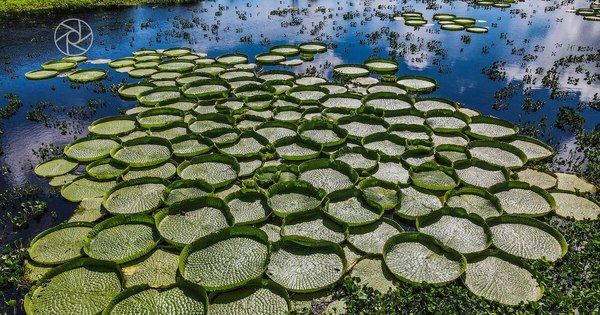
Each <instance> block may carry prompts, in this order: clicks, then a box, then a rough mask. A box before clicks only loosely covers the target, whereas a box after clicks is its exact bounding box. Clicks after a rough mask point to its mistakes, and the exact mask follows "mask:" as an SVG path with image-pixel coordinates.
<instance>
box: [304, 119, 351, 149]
mask: <svg viewBox="0 0 600 315" xmlns="http://www.w3.org/2000/svg"><path fill="white" fill-rule="evenodd" d="M322 129H325V130H331V131H333V132H334V133H335V134H336V135H337V136H338V137H339V140H337V141H332V142H323V143H320V142H317V141H314V140H313V139H311V138H309V137H307V136H304V135H302V132H303V131H306V130H322ZM298 136H299V137H300V138H301V139H302V140H304V141H305V142H309V143H313V144H315V145H317V146H318V145H322V146H324V147H331V146H336V145H339V144H342V143H345V142H346V138H347V137H348V132H347V131H346V130H345V129H342V128H340V127H338V126H337V125H336V124H333V123H331V122H328V121H326V120H314V119H313V120H309V121H306V122H304V123H303V124H301V125H300V126H298Z"/></svg>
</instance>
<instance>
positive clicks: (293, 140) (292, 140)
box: [272, 135, 323, 161]
mask: <svg viewBox="0 0 600 315" xmlns="http://www.w3.org/2000/svg"><path fill="white" fill-rule="evenodd" d="M291 144H297V145H298V146H301V147H304V148H307V149H309V150H311V151H312V152H311V153H310V154H308V155H287V154H282V153H280V152H277V148H279V147H283V146H288V145H291ZM272 146H273V148H274V149H275V151H276V153H277V154H278V155H279V157H281V158H282V159H284V160H287V161H306V160H312V159H316V158H317V157H319V156H320V155H321V152H322V150H323V146H322V145H321V144H317V143H314V142H310V141H305V140H304V139H303V138H301V137H300V136H298V135H295V136H288V137H283V138H281V139H278V140H276V141H275V142H273V143H272Z"/></svg>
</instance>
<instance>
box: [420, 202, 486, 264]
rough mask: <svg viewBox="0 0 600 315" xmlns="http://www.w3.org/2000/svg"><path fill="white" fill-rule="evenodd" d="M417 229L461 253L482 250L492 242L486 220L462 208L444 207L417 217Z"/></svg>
mask: <svg viewBox="0 0 600 315" xmlns="http://www.w3.org/2000/svg"><path fill="white" fill-rule="evenodd" d="M416 225H417V229H418V230H419V232H421V233H423V234H427V235H430V236H433V237H434V238H435V239H437V240H439V241H440V242H441V243H442V244H444V245H446V246H448V247H450V248H453V249H455V250H456V251H458V252H459V253H463V254H472V253H476V252H481V251H483V250H485V249H486V248H488V246H490V244H491V243H492V234H491V232H490V230H489V228H488V227H487V225H486V223H485V221H484V220H483V219H482V218H481V217H479V216H478V215H475V214H468V213H467V212H466V211H465V210H464V209H462V208H442V209H440V210H437V211H434V212H432V213H430V214H428V215H425V216H422V217H418V218H417V222H416Z"/></svg>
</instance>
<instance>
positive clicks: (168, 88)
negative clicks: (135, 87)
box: [136, 86, 181, 115]
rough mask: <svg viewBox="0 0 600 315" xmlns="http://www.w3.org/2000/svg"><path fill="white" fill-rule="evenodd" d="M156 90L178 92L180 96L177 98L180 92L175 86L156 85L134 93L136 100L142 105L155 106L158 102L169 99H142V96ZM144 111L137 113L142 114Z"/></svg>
mask: <svg viewBox="0 0 600 315" xmlns="http://www.w3.org/2000/svg"><path fill="white" fill-rule="evenodd" d="M157 92H178V93H179V94H180V96H179V97H178V98H180V97H181V93H180V91H179V88H178V87H176V86H157V87H154V88H152V89H150V90H148V91H144V92H141V93H139V94H137V95H136V97H137V99H138V102H140V104H141V105H142V106H157V105H158V104H160V103H161V102H165V101H168V100H171V99H161V100H156V101H149V100H143V99H142V97H144V96H146V95H150V94H153V93H157ZM143 113H144V112H141V113H139V114H138V115H141V114H143Z"/></svg>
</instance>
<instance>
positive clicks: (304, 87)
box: [285, 85, 329, 105]
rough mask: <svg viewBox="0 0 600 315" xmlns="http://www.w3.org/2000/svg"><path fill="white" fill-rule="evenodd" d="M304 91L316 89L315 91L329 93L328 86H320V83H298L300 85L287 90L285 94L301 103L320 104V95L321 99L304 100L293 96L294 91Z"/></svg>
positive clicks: (324, 94)
mask: <svg viewBox="0 0 600 315" xmlns="http://www.w3.org/2000/svg"><path fill="white" fill-rule="evenodd" d="M298 91H300V92H304V91H315V92H321V93H323V96H326V95H328V94H329V91H328V90H327V89H326V88H323V87H320V86H318V85H298V86H294V87H293V88H291V89H289V90H287V91H286V92H285V94H286V95H287V96H288V97H289V98H290V99H291V100H292V101H294V102H295V103H298V104H300V105H318V104H319V100H320V99H321V98H322V97H320V98H319V99H306V100H302V99H299V98H297V97H295V96H293V95H292V94H293V93H294V92H298Z"/></svg>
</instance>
